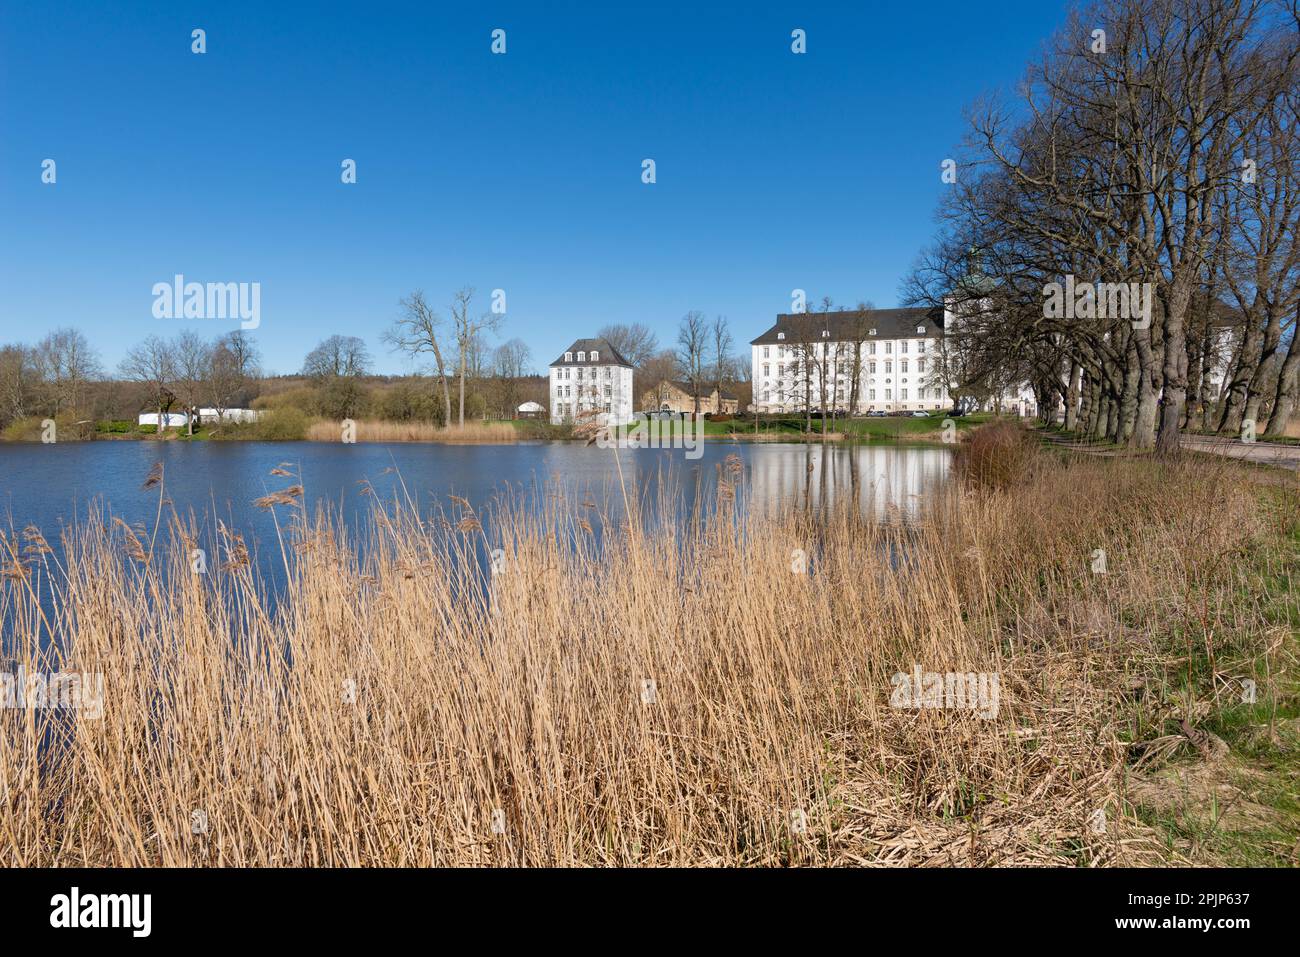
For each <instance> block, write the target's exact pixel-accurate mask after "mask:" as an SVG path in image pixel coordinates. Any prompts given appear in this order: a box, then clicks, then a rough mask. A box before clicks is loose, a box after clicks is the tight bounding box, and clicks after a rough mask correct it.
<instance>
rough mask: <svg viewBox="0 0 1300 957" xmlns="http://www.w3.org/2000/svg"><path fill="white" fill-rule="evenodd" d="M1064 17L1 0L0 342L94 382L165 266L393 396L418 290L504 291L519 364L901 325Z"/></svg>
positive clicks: (944, 8) (653, 5)
mask: <svg viewBox="0 0 1300 957" xmlns="http://www.w3.org/2000/svg"><path fill="white" fill-rule="evenodd" d="M471 7H474V8H479V7H481V8H482V9H481V10H480V9H467V8H471ZM1064 8H1065V4H1064V3H1063V2H1058V0H1000V2H998V3H996V4H985V3H971V2H947V0H926V2H911V3H901V2H898V3H879V4H873V3H862V2H857V3H844V4H835V5H828V4H808V3H795V2H790V3H773V4H761V3H736V4H727V5H725V6H724V5H714V4H705V3H699V2H695V3H687V4H678V3H667V2H660V0H653V2H649V3H644V4H619V5H618V9H616V10H613V9H611V10H601V9H599V8H598V7H597V5H596V4H590V5H585V4H550V3H547V4H541V3H527V4H522V3H521V4H491V5H488V4H483V5H480V4H456V5H455V6H454V7H452V6H451V5H443V4H434V3H413V4H409V5H396V4H388V3H350V4H337V5H335V4H331V3H311V4H293V3H269V2H265V0H262V2H253V3H244V2H222V3H210V4H196V3H184V2H180V3H177V2H167V3H120V4H113V5H112V6H111V8H110V7H109V5H107V4H100V3H89V2H87V3H80V4H67V3H61V2H42V3H19V2H16V0H0V342H4V341H13V340H22V341H28V342H31V341H35V340H36V339H38V338H40V336H41V335H43V334H44V333H45V332H46V331H47V330H49V329H51V328H54V327H56V326H59V325H68V324H71V325H76V326H79V327H80V328H82V329H83V330H84V331H85V332H86V334H87V335H88V336H89V337H90V339H91V342H92V344H93V345H95V346H96V347H97V348H98V349H99V351H100V353H101V355H102V357H103V359H104V361H105V364H106V365H108V366H110V367H114V366H116V363H117V362H118V360H120V359H121V357H122V355H123V353H124V351H125V349H126V348H127V347H129V345H130V344H132V343H133V342H136V341H139V340H140V339H143V338H144V337H145V336H147V335H149V334H151V333H162V334H167V335H170V334H173V333H175V332H176V331H179V330H180V329H181V328H184V327H185V325H186V324H185V323H184V322H183V321H180V320H160V319H155V318H154V317H153V315H152V313H151V307H152V304H153V297H152V294H151V291H150V290H151V287H152V286H153V284H154V283H156V282H164V281H170V279H171V277H172V276H173V275H174V274H175V273H178V272H179V273H183V274H184V275H185V276H186V278H187V279H189V280H196V281H200V282H207V281H221V282H227V281H229V282H240V281H243V282H254V281H256V282H260V283H261V285H262V320H261V327H260V328H259V329H258V330H257V331H256V333H255V335H256V337H257V340H258V343H259V345H260V347H261V349H262V351H263V354H264V358H265V365H266V366H267V367H268V369H269V370H272V371H277V372H289V371H294V370H296V369H297V368H298V367H299V366H300V364H301V361H302V357H303V355H304V354H305V353H306V351H307V350H308V349H309V348H310V347H311V346H312V345H313V344H314V343H315V342H316V341H317V340H319V339H321V338H323V337H325V336H326V335H329V334H332V333H344V334H348V335H357V336H361V337H362V338H364V339H365V340H366V341H367V343H368V344H369V345H370V347H371V351H372V353H373V354H374V356H375V357H376V359H377V360H378V362H377V366H378V368H379V370H380V371H387V372H401V371H407V370H408V369H409V368H410V364H409V362H408V361H407V360H405V359H403V358H401V357H399V356H396V355H394V354H392V353H391V352H389V351H388V350H387V349H386V348H385V347H384V346H383V344H382V343H381V342H380V340H379V334H380V332H381V331H382V330H383V329H384V328H385V327H386V326H387V325H388V324H389V323H390V322H391V320H392V318H393V316H394V315H395V314H396V310H397V300H398V299H399V298H400V297H401V296H402V295H404V294H405V293H407V292H409V291H411V290H412V289H415V288H423V289H424V290H425V292H426V294H427V295H428V296H429V297H430V299H431V300H432V301H434V302H435V303H437V304H443V303H445V302H447V301H449V299H450V296H451V293H452V291H453V290H454V289H456V288H457V287H459V286H461V285H465V284H469V285H472V286H474V287H476V288H477V289H478V290H479V294H480V297H481V305H482V306H483V307H484V308H486V307H487V305H488V301H487V296H488V294H489V292H490V290H491V289H493V288H498V287H499V288H503V289H505V290H506V293H507V296H508V306H509V313H508V316H507V318H506V323H505V327H504V329H503V331H502V336H501V338H507V337H511V336H519V337H521V338H522V339H524V341H526V342H527V343H528V345H529V346H530V347H531V349H532V351H533V357H534V360H535V363H536V365H537V366H539V367H544V366H545V364H546V363H548V362H549V361H550V360H551V359H552V358H554V356H555V355H556V354H557V353H559V352H560V351H562V350H563V348H564V347H565V346H566V345H568V343H569V342H570V341H572V340H573V339H575V338H577V337H579V336H584V335H590V334H593V333H594V332H595V330H596V329H597V328H599V327H600V326H602V325H604V324H606V323H610V322H644V323H646V324H648V325H650V326H651V327H652V328H653V329H655V330H656V331H657V332H658V334H659V336H660V340H661V343H662V344H669V343H670V342H671V340H672V338H673V337H674V335H675V327H676V324H677V321H678V319H679V318H680V317H681V315H682V314H683V313H685V312H686V311H687V310H689V309H700V310H703V311H704V312H705V313H707V314H708V315H710V316H712V315H714V314H717V313H721V314H724V315H726V316H727V317H728V318H729V319H730V321H731V326H732V330H733V334H734V335H735V338H736V340H737V343H738V345H739V344H742V343H744V342H747V341H748V340H749V339H750V338H753V337H754V336H755V335H757V334H758V333H759V332H761V331H762V330H763V329H765V328H766V327H767V326H768V325H770V323H771V322H772V319H773V317H774V315H775V314H776V313H778V312H783V311H788V309H789V301H790V300H789V296H790V290H791V289H792V288H795V287H802V288H804V289H806V290H807V291H808V294H809V296H810V297H815V298H820V297H821V296H822V295H830V296H831V297H833V298H834V299H835V300H836V301H844V302H854V301H857V300H858V299H869V300H871V301H873V302H874V303H875V304H876V305H877V306H880V307H887V306H892V305H895V304H896V303H897V297H898V288H899V282H900V280H901V279H902V278H903V276H904V274H905V273H906V271H907V269H908V268H909V266H910V265H911V264H912V262H913V260H914V258H915V256H916V254H917V252H918V251H919V250H920V248H921V247H922V246H924V245H925V244H926V243H927V242H929V240H930V238H931V236H932V234H933V231H934V221H933V212H934V208H935V204H936V201H937V199H938V197H939V193H940V190H941V189H943V188H944V187H943V185H942V183H941V182H940V179H939V163H940V161H941V160H942V159H943V158H944V157H947V156H950V155H953V153H954V146H955V144H956V142H957V140H958V139H959V137H960V135H961V133H962V131H963V123H962V110H963V107H964V106H965V105H966V104H967V103H968V102H969V101H970V100H971V99H972V98H973V97H975V96H976V95H978V94H979V93H981V92H983V91H986V90H989V89H992V88H996V87H1006V86H1009V85H1012V84H1014V83H1015V82H1016V81H1017V80H1018V79H1019V78H1020V76H1021V74H1022V72H1023V69H1024V65H1025V63H1026V61H1027V60H1028V59H1029V58H1031V57H1033V56H1034V55H1035V53H1036V52H1037V51H1038V50H1039V48H1040V46H1041V44H1042V42H1043V41H1044V40H1045V39H1046V37H1047V36H1048V35H1049V34H1050V32H1051V31H1052V30H1053V29H1055V28H1056V27H1057V26H1058V25H1059V24H1060V22H1061V21H1062V20H1063V19H1064V16H1065V9H1064ZM195 27H202V28H203V29H205V30H206V31H207V53H206V54H204V55H202V56H199V55H195V54H193V53H191V52H190V43H191V40H190V31H191V30H192V29H194V28H195ZM496 27H501V28H504V29H505V30H506V31H507V51H508V52H507V53H506V54H505V55H504V56H494V55H493V54H492V53H491V52H490V49H489V46H490V33H491V31H492V29H493V28H496ZM796 27H799V28H802V29H804V30H806V31H807V36H808V52H807V53H806V54H805V55H802V56H798V55H795V54H793V53H791V51H790V32H791V30H793V29H794V28H796ZM647 157H649V158H653V159H654V160H655V161H656V164H657V176H658V182H657V183H656V184H654V185H652V186H651V185H644V184H642V182H641V161H642V159H644V158H647ZM46 158H53V159H54V160H55V161H56V162H57V164H58V166H57V171H58V182H57V184H56V185H54V186H49V185H44V184H42V182H41V162H42V160H44V159H46ZM345 158H352V159H355V160H356V162H357V171H358V182H357V184H356V185H344V184H342V183H341V182H340V176H339V174H340V163H341V162H342V161H343V159H345ZM190 325H191V326H193V327H194V328H197V329H199V330H200V331H202V332H203V333H204V334H211V335H216V334H217V333H219V332H224V331H226V330H228V329H230V328H234V327H235V324H234V323H230V322H225V323H222V322H220V321H217V320H204V321H197V322H192V323H190Z"/></svg>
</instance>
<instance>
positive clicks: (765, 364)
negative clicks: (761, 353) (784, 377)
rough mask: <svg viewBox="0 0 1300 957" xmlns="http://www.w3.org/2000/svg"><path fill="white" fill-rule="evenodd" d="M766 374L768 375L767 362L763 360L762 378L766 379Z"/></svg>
mask: <svg viewBox="0 0 1300 957" xmlns="http://www.w3.org/2000/svg"><path fill="white" fill-rule="evenodd" d="M767 375H768V372H767V363H766V362H764V363H763V378H764V379H766V378H767Z"/></svg>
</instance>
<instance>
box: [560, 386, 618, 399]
mask: <svg viewBox="0 0 1300 957" xmlns="http://www.w3.org/2000/svg"><path fill="white" fill-rule="evenodd" d="M572 388H573V387H572V386H567V385H557V386H556V387H555V394H556V395H557V396H564V397H565V398H568V397H569V396H571V395H572V394H573V393H572V391H571V389H572ZM583 392H584V390H583V387H582V386H578V397H579V398H581V397H582V395H583ZM586 394H587V395H596V394H597V393H596V386H594V385H593V386H588V387H587V389H586ZM613 394H614V392H613V389H612V388H611V387H610V386H608V385H607V386H605V397H606V398H609V397H610V396H612V395H613Z"/></svg>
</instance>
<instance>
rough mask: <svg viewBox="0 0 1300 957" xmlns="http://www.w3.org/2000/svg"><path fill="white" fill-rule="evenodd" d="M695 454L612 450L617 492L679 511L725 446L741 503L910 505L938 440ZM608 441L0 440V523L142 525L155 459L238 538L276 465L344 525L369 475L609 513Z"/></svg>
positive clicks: (944, 463)
mask: <svg viewBox="0 0 1300 957" xmlns="http://www.w3.org/2000/svg"><path fill="white" fill-rule="evenodd" d="M703 452H704V454H703V456H702V457H701V458H698V459H693V460H692V459H687V458H686V457H685V453H684V452H683V450H681V449H637V450H627V449H624V450H621V451H619V452H618V453H617V454H618V455H619V457H620V461H621V463H622V468H623V475H624V479H625V481H626V482H627V485H628V488H629V492H633V491H634V492H635V493H636V495H637V498H638V499H641V500H643V501H651V502H653V501H654V500H655V499H656V498H657V493H658V491H659V490H660V484H661V483H664V482H670V483H672V488H673V501H674V502H675V503H676V504H677V506H678V509H679V512H680V513H682V514H690V511H691V509H692V508H693V507H694V503H695V502H696V501H697V500H699V501H702V502H711V501H713V500H714V494H713V492H714V489H715V487H716V482H717V477H718V466H719V465H721V464H722V463H723V462H724V460H725V459H726V458H727V456H729V455H735V456H737V457H738V458H739V459H740V460H741V462H742V463H743V465H744V470H745V474H744V480H743V483H742V486H741V487H742V489H743V490H744V496H743V499H742V501H743V502H744V504H745V505H746V507H749V508H755V507H778V508H785V507H803V506H807V505H811V506H812V507H821V506H824V505H828V504H836V503H837V502H838V501H841V500H844V499H850V500H851V499H852V498H853V497H854V496H856V498H857V500H858V505H859V507H860V508H861V509H862V510H863V511H864V512H875V513H877V514H881V513H884V512H885V511H887V510H890V509H895V508H896V509H899V510H901V511H902V512H904V513H906V512H909V511H910V510H911V509H912V508H914V507H915V506H916V504H917V502H918V501H919V499H920V498H921V497H922V496H924V495H925V494H926V492H927V490H929V489H930V488H932V487H933V486H934V485H935V483H938V482H941V481H942V480H943V479H944V478H945V476H946V475H947V472H948V468H949V452H948V450H947V449H946V448H943V447H933V448H925V447H899V446H893V445H888V446H885V445H880V446H867V445H838V444H827V445H825V446H822V445H820V444H817V443H810V444H807V445H805V444H741V443H728V442H707V443H705V445H704V448H703ZM614 455H615V453H614V452H613V451H612V450H609V449H601V448H598V447H596V446H584V445H581V444H578V443H571V442H541V443H521V444H517V445H462V446H456V445H415V444H392V445H384V444H369V443H364V444H356V445H343V444H325V443H311V442H284V443H280V442H270V443H261V442H193V443H184V442H165V443H155V442H88V443H67V444H62V445H39V444H4V445H0V524H3V525H5V526H12V527H13V528H15V529H19V530H21V529H22V528H24V527H26V526H28V525H36V526H37V527H39V528H40V529H41V531H42V532H43V533H44V534H45V536H46V538H47V539H49V540H50V541H51V543H54V542H56V541H57V539H58V535H59V532H60V530H61V528H62V527H63V526H64V525H66V524H67V523H69V522H71V521H72V520H74V519H75V518H78V517H84V516H85V515H86V513H87V508H88V507H89V506H90V505H91V504H92V503H95V502H98V503H101V504H102V505H103V506H104V507H106V508H107V510H109V511H110V512H111V513H112V514H114V515H117V516H120V517H121V518H123V519H125V520H126V521H127V522H131V523H134V522H143V523H145V524H146V525H148V526H152V524H153V520H154V516H155V511H156V508H157V503H158V497H157V492H156V491H146V490H144V489H143V488H142V485H143V483H144V481H145V479H146V477H147V475H148V473H149V470H150V468H151V467H152V466H153V465H154V463H155V462H162V463H163V466H164V472H165V480H166V489H167V496H168V498H169V499H170V500H171V501H172V502H173V503H174V505H175V506H176V508H177V510H178V511H179V512H180V513H181V514H185V513H187V512H190V511H193V513H194V514H195V515H196V516H197V517H198V518H199V519H200V526H201V527H210V523H211V520H212V517H213V516H216V517H217V518H220V519H221V520H222V521H225V522H226V523H227V524H228V525H230V526H231V527H233V528H235V529H237V530H239V531H241V532H242V533H243V534H244V535H245V536H246V538H247V539H248V540H249V545H250V546H252V547H255V548H256V547H257V545H258V544H260V545H261V546H262V548H259V549H258V551H264V550H265V549H267V548H268V547H269V548H270V549H271V550H274V548H275V545H274V541H275V532H274V526H273V524H272V517H271V514H270V512H268V511H266V510H264V509H259V508H257V507H256V506H254V505H253V501H254V499H256V498H258V497H260V496H263V495H266V494H267V493H268V492H272V491H275V490H277V489H281V488H284V487H286V486H288V485H290V484H293V483H294V481H295V480H294V479H289V478H284V477H280V476H275V475H272V474H270V473H271V470H272V469H273V468H276V467H277V466H278V465H281V464H282V463H288V464H289V467H290V468H291V470H292V471H293V472H294V473H295V474H296V475H298V476H300V477H301V484H302V485H303V487H304V490H305V499H306V501H307V502H308V503H309V504H310V505H311V506H312V507H313V510H314V506H315V504H316V503H319V502H328V503H330V504H331V505H333V506H334V507H335V508H336V509H337V510H338V512H339V513H340V514H341V515H342V516H343V518H344V519H345V520H346V521H348V522H349V523H355V522H356V521H357V520H358V519H359V518H360V517H361V516H363V515H364V514H365V513H366V512H367V511H368V510H369V509H370V508H371V507H372V500H371V499H370V498H369V497H368V496H366V495H365V494H364V493H363V491H362V488H363V486H362V484H360V483H363V482H367V481H368V482H369V483H370V484H371V486H372V487H373V488H374V490H375V492H376V493H377V494H378V495H379V496H381V498H384V499H386V500H391V499H392V497H393V495H394V494H395V493H396V492H398V491H399V490H400V486H399V484H398V480H399V476H400V480H401V482H403V483H404V484H405V486H406V491H407V492H408V493H409V494H410V495H411V496H412V498H414V499H415V501H416V502H417V504H418V505H419V507H420V509H421V511H422V512H427V511H429V510H430V509H433V508H437V507H439V506H443V507H446V506H448V505H449V504H450V499H449V496H450V495H457V496H460V497H462V498H465V499H468V500H469V502H470V503H471V504H472V505H473V506H474V508H475V509H477V510H479V511H480V512H484V513H486V512H488V511H490V509H491V507H492V505H493V503H494V502H495V501H498V500H499V499H500V498H501V497H502V496H503V495H505V494H507V493H512V494H513V495H514V496H515V497H516V498H519V497H520V496H522V497H523V498H525V499H526V498H527V497H528V495H529V494H530V493H534V492H536V491H538V490H539V489H544V488H546V487H547V486H548V484H554V485H555V486H558V487H559V488H561V489H563V490H564V492H565V493H566V494H567V495H572V496H573V498H574V501H575V502H580V501H584V500H586V501H595V502H597V503H598V504H600V505H608V507H609V508H610V509H611V511H612V512H619V511H620V508H621V506H620V502H621V496H620V494H619V492H618V473H617V471H616V467H615V460H614Z"/></svg>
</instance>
